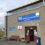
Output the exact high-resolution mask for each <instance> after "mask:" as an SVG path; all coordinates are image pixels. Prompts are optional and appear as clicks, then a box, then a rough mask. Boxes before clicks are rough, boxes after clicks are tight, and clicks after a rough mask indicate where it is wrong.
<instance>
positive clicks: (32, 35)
mask: <svg viewBox="0 0 45 45" xmlns="http://www.w3.org/2000/svg"><path fill="white" fill-rule="evenodd" d="M30 41H34V30H33V29H31V30H30Z"/></svg>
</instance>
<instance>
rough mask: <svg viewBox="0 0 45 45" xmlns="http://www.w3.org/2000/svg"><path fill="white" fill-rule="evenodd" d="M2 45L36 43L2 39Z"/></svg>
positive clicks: (0, 44) (33, 44)
mask: <svg viewBox="0 0 45 45" xmlns="http://www.w3.org/2000/svg"><path fill="white" fill-rule="evenodd" d="M0 45H36V44H35V43H33V42H31V43H25V42H17V41H5V40H0Z"/></svg>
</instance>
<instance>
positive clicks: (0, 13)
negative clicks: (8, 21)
mask: <svg viewBox="0 0 45 45" xmlns="http://www.w3.org/2000/svg"><path fill="white" fill-rule="evenodd" d="M32 1H34V0H0V29H1V28H4V27H5V16H6V11H7V10H10V9H13V8H16V7H18V6H21V5H24V4H27V3H30V2H32Z"/></svg>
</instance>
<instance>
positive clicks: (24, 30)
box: [5, 0, 45, 45]
mask: <svg viewBox="0 0 45 45" xmlns="http://www.w3.org/2000/svg"><path fill="white" fill-rule="evenodd" d="M5 35H6V36H7V37H8V38H9V37H11V36H12V35H19V37H20V38H22V37H23V38H25V40H28V41H33V42H36V37H40V38H41V45H45V0H36V1H34V2H31V3H29V4H26V5H23V6H20V7H17V8H15V9H12V10H9V11H7V16H5Z"/></svg>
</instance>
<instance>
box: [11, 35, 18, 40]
mask: <svg viewBox="0 0 45 45" xmlns="http://www.w3.org/2000/svg"><path fill="white" fill-rule="evenodd" d="M18 37H19V36H15V35H12V37H11V38H10V39H14V40H17V38H18Z"/></svg>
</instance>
